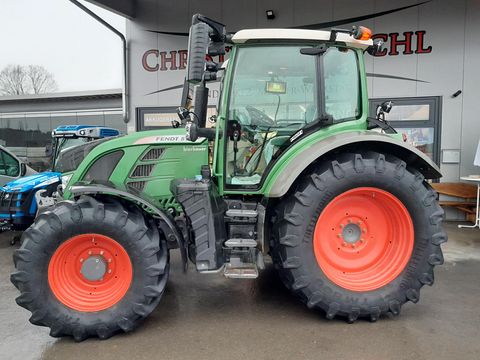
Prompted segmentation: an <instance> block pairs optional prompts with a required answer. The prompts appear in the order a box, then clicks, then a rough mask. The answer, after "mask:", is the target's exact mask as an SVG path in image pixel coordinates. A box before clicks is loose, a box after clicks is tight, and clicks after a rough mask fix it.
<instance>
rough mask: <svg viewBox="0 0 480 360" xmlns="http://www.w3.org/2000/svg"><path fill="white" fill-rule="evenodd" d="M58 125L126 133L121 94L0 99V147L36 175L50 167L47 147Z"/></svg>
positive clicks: (31, 96)
mask: <svg viewBox="0 0 480 360" xmlns="http://www.w3.org/2000/svg"><path fill="white" fill-rule="evenodd" d="M60 125H100V126H108V127H112V128H115V129H118V130H120V131H122V132H123V133H126V131H127V126H126V124H125V123H124V121H123V117H122V93H121V90H118V89H113V90H103V91H86V92H75V93H57V94H46V95H23V96H2V97H0V145H2V146H5V147H7V148H8V149H9V150H11V151H12V152H14V153H15V154H16V155H17V156H19V157H21V158H23V159H25V160H26V161H27V163H28V164H29V165H30V166H31V167H32V168H34V169H35V170H37V171H43V170H46V169H48V168H49V167H50V165H51V164H50V158H49V157H48V156H47V155H46V147H47V145H49V144H50V143H51V141H52V138H51V133H52V130H53V129H55V128H56V127H58V126H60Z"/></svg>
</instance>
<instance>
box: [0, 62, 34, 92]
mask: <svg viewBox="0 0 480 360" xmlns="http://www.w3.org/2000/svg"><path fill="white" fill-rule="evenodd" d="M27 86H28V81H27V75H26V73H25V69H24V67H23V66H20V65H8V66H7V67H6V68H4V69H3V70H2V71H1V72H0V94H2V95H22V94H28V88H27Z"/></svg>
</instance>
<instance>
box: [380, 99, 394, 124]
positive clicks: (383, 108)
mask: <svg viewBox="0 0 480 360" xmlns="http://www.w3.org/2000/svg"><path fill="white" fill-rule="evenodd" d="M392 107H393V101H391V100H388V101H384V102H383V103H381V104H380V105H378V106H377V119H378V120H385V114H388V113H389V112H390V111H391V110H392Z"/></svg>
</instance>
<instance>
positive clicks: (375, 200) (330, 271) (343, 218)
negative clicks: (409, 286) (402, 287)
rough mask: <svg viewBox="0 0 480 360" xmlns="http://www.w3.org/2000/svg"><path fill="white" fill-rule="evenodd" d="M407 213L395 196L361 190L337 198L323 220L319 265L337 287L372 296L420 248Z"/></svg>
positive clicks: (317, 237) (318, 232)
mask: <svg viewBox="0 0 480 360" xmlns="http://www.w3.org/2000/svg"><path fill="white" fill-rule="evenodd" d="M414 234H415V233H414V229H413V222H412V219H411V217H410V214H409V212H408V210H407V208H406V207H405V206H404V205H403V204H402V202H401V201H400V200H399V199H398V198H397V197H395V196H394V195H392V194H391V193H389V192H387V191H384V190H381V189H378V188H373V187H361V188H355V189H352V190H349V191H346V192H344V193H342V194H340V195H338V196H337V197H335V198H334V199H333V200H332V201H331V202H330V203H329V204H328V205H327V206H326V207H325V209H324V210H323V211H322V213H321V214H320V216H319V218H318V220H317V224H316V226H315V231H314V236H313V247H314V252H315V257H316V259H317V262H318V265H319V266H320V268H321V269H322V271H323V272H324V273H325V275H326V276H327V277H328V278H329V279H330V280H331V281H332V282H334V283H335V284H337V285H338V286H341V287H343V288H345V289H348V290H352V291H371V290H375V289H378V288H381V287H382V286H385V285H387V284H388V283H390V282H391V281H393V280H394V279H395V278H396V277H397V276H398V275H399V274H400V273H401V272H402V271H403V270H404V269H405V267H406V266H407V264H408V261H409V260H410V257H411V255H412V251H413V245H414V237H415V236H414Z"/></svg>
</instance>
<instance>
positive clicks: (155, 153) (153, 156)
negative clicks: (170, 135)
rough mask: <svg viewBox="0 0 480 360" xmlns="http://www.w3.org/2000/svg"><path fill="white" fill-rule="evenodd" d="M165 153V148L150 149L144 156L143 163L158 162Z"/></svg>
mask: <svg viewBox="0 0 480 360" xmlns="http://www.w3.org/2000/svg"><path fill="white" fill-rule="evenodd" d="M164 151H165V149H164V148H154V149H150V150H148V152H147V153H146V154H145V155H143V157H142V161H149V160H158V159H160V157H161V156H162V154H163V152H164Z"/></svg>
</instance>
